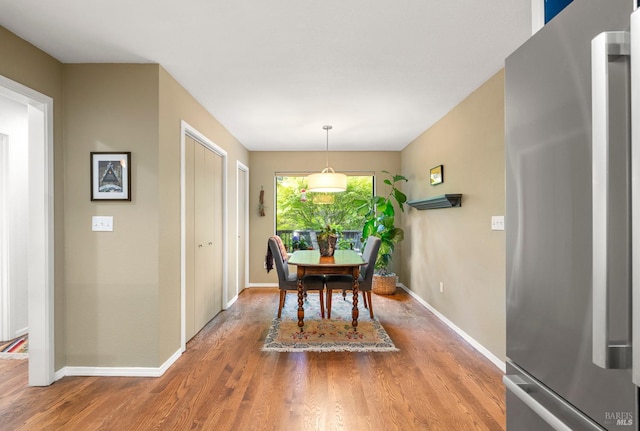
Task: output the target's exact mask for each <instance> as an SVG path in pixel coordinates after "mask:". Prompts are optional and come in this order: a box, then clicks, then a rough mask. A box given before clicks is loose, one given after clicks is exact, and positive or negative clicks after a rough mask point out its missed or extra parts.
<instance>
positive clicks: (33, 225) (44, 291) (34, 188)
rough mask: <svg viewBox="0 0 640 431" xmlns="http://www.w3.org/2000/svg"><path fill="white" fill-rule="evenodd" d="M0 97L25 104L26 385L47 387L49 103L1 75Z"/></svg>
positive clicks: (50, 353)
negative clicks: (27, 118)
mask: <svg viewBox="0 0 640 431" xmlns="http://www.w3.org/2000/svg"><path fill="white" fill-rule="evenodd" d="M0 95H2V96H5V97H7V98H9V99H12V100H15V101H17V102H20V103H24V104H25V105H27V106H28V115H29V238H28V240H27V250H28V251H27V255H28V262H29V265H28V268H27V271H28V274H29V275H28V283H27V284H28V298H29V299H28V302H29V305H28V310H29V311H28V314H29V385H30V386H48V385H50V384H51V383H53V381H54V380H55V370H54V367H55V360H54V353H55V344H54V309H53V304H54V289H53V287H54V280H55V279H54V223H53V214H54V213H53V203H54V195H53V174H54V170H53V99H52V98H51V97H49V96H46V95H44V94H42V93H39V92H37V91H35V90H32V89H31V88H29V87H26V86H24V85H22V84H20V83H18V82H15V81H13V80H11V79H8V78H5V77H4V76H0Z"/></svg>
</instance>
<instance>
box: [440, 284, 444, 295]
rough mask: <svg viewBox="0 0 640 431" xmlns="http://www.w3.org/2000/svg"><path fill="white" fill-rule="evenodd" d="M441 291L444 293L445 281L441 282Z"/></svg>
mask: <svg viewBox="0 0 640 431" xmlns="http://www.w3.org/2000/svg"><path fill="white" fill-rule="evenodd" d="M440 293H444V282H443V281H441V282H440Z"/></svg>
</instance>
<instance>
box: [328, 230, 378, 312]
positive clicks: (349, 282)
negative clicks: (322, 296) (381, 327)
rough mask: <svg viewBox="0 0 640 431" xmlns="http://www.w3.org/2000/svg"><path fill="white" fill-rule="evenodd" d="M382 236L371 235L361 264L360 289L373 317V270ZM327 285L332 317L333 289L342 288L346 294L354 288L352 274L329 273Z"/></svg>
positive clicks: (329, 308)
mask: <svg viewBox="0 0 640 431" xmlns="http://www.w3.org/2000/svg"><path fill="white" fill-rule="evenodd" d="M380 244H381V241H380V238H378V237H375V236H370V237H369V238H367V244H366V245H365V247H364V251H363V252H362V259H363V260H364V261H365V264H364V265H361V266H360V276H359V277H358V291H359V292H362V299H363V301H364V307H365V308H369V316H371V318H372V319H373V305H372V304H371V284H372V283H373V272H374V270H375V266H376V258H377V257H378V250H380ZM325 285H326V287H327V318H329V319H330V318H331V297H332V293H333V290H342V296H343V297H344V296H345V292H346V291H347V290H352V289H353V277H352V276H351V275H327V276H325Z"/></svg>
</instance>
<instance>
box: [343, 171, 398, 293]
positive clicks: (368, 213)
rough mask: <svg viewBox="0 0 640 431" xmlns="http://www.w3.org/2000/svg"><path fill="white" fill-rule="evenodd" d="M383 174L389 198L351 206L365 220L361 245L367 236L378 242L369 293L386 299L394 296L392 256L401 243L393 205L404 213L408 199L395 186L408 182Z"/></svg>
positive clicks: (373, 198)
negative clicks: (388, 187)
mask: <svg viewBox="0 0 640 431" xmlns="http://www.w3.org/2000/svg"><path fill="white" fill-rule="evenodd" d="M382 172H384V173H385V174H388V175H389V177H390V178H387V179H385V180H384V183H385V184H386V185H388V186H390V187H391V190H390V191H389V194H388V195H386V196H373V197H372V198H371V199H369V200H359V201H355V202H354V204H355V205H356V206H357V207H358V214H360V215H362V216H364V219H365V221H364V226H363V228H362V238H361V241H363V242H364V241H366V239H367V238H368V237H370V236H377V237H378V238H380V240H381V242H380V250H379V251H378V257H377V258H376V265H375V269H376V272H375V273H374V275H373V284H372V287H371V290H372V291H373V292H374V293H378V294H386V295H388V294H392V293H394V292H395V289H396V275H395V274H394V273H392V272H390V271H389V264H390V263H391V255H392V254H393V250H394V249H395V246H396V244H398V243H399V242H400V241H402V240H403V239H404V230H402V228H400V227H397V226H396V225H395V215H396V208H395V206H394V202H395V204H396V205H397V207H398V209H400V211H402V212H404V206H403V204H404V203H405V202H406V201H407V196H406V195H405V194H404V193H402V192H401V191H400V190H399V189H398V188H397V187H396V183H398V182H402V181H404V182H407V181H408V179H407V178H406V177H404V176H403V175H391V174H390V173H389V172H388V171H382Z"/></svg>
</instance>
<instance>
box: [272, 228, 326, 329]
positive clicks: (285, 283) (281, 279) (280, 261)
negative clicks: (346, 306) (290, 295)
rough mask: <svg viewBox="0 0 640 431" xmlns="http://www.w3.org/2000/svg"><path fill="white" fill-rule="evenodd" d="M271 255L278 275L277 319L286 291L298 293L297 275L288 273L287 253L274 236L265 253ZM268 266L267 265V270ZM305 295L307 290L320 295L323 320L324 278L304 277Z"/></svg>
mask: <svg viewBox="0 0 640 431" xmlns="http://www.w3.org/2000/svg"><path fill="white" fill-rule="evenodd" d="M269 252H270V253H271V256H272V258H273V264H274V265H275V267H276V271H277V273H278V287H279V288H280V303H279V305H278V318H280V317H281V316H282V307H284V301H285V297H286V294H287V292H288V291H295V292H297V291H298V276H297V274H290V273H289V265H288V264H287V259H288V255H287V251H286V248H285V246H284V244H283V243H282V240H281V239H280V237H279V236H277V235H274V236H272V237H271V238H269V242H268V248H267V253H269ZM268 269H269V265H268V264H267V270H268ZM302 285H303V286H304V290H305V293H306V291H308V290H317V291H318V294H319V295H320V315H321V316H322V318H324V276H322V275H306V276H305V277H304V278H303V279H302Z"/></svg>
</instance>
